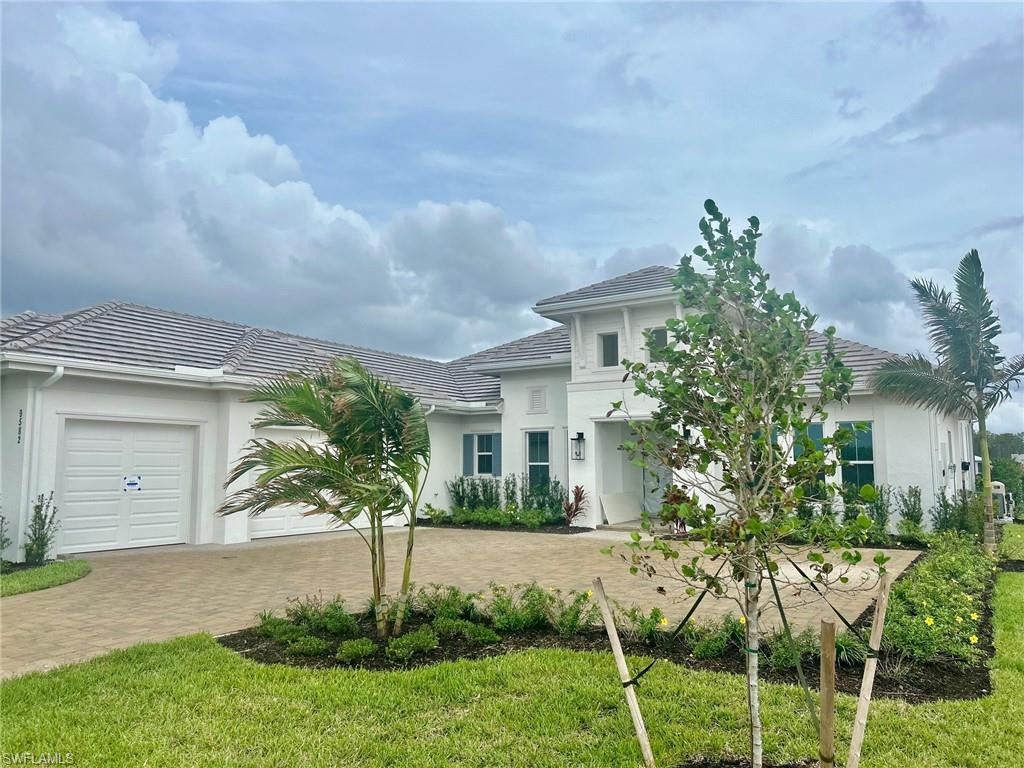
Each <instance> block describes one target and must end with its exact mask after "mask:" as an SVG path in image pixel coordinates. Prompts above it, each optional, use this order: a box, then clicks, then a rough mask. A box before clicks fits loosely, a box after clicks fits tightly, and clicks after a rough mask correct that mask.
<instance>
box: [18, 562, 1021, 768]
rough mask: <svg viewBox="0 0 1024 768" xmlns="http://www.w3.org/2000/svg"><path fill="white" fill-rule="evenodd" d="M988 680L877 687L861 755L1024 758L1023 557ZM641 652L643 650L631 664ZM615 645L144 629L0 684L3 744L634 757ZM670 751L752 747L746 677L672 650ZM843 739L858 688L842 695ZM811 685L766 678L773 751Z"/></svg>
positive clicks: (136, 750)
mask: <svg viewBox="0 0 1024 768" xmlns="http://www.w3.org/2000/svg"><path fill="white" fill-rule="evenodd" d="M995 611H996V648H997V654H996V657H995V660H994V664H993V672H992V676H993V680H994V685H995V690H994V693H993V695H991V696H989V697H986V698H984V699H980V700H976V701H955V702H954V701H950V702H938V703H930V704H922V705H911V704H908V703H906V702H902V701H878V702H876V703H875V704H873V706H872V709H871V719H870V724H869V727H868V732H867V741H866V744H865V746H864V760H863V762H862V765H863V766H865V768H872V767H873V768H882V767H883V766H894V765H905V764H907V760H908V757H909V756H910V755H913V761H914V765H915V766H916V767H918V768H938V767H939V766H951V767H952V766H956V767H957V768H983V767H984V768H989V767H990V766H993V765H1016V764H1018V759H1019V756H1020V752H1021V750H1022V748H1024V573H1003V574H1001V575H1000V576H999V579H998V582H997V585H996V595H995ZM636 663H639V662H638V661H637V660H634V665H635V664H636ZM617 680H618V678H617V676H616V673H615V667H614V664H613V661H612V658H611V655H610V654H592V653H574V652H570V651H529V652H525V653H518V654H512V655H509V656H504V657H495V658H489V659H484V660H480V661H462V662H457V663H454V664H442V665H439V666H435V667H424V668H420V669H415V670H409V671H403V672H367V671H360V670H355V671H348V670H342V669H332V670H327V671H314V670H308V669H301V668H293V667H268V666H260V665H257V664H255V663H253V662H249V661H246V660H244V659H241V658H239V657H238V656H236V655H235V654H234V653H232V652H230V651H228V650H226V649H224V648H222V647H220V646H219V645H217V643H216V642H215V641H214V640H213V639H212V638H211V637H210V636H208V635H194V636H190V637H185V638H180V639H178V640H174V641H172V642H168V643H160V644H147V645H139V646H136V647H134V648H130V649H128V650H125V651H115V652H113V653H110V654H108V655H106V656H103V657H101V658H98V659H94V660H93V661H90V662H87V663H84V664H79V665H75V666H70V667H65V668H63V669H59V670H55V671H52V672H48V673H44V674H31V675H26V676H24V677H21V678H18V679H15V680H11V681H8V682H6V683H4V684H3V685H2V686H0V707H2V712H3V732H2V737H0V751H2V752H3V753H19V752H23V751H28V752H34V753H42V752H53V751H62V752H71V753H73V755H74V759H75V763H76V764H81V765H104V766H120V765H147V766H193V765H204V766H229V765H230V766H237V765H277V766H285V765H310V766H334V765H345V766H353V767H355V766H409V768H425V767H427V766H431V767H432V766H438V767H440V766H448V765H458V766H480V767H481V768H483V767H484V766H487V767H488V768H490V767H491V766H494V767H496V768H498V767H501V768H520V767H521V768H526V767H527V766H530V767H531V768H533V767H534V766H538V767H544V768H546V767H548V766H550V767H552V768H554V767H555V766H565V767H568V766H602V767H604V766H629V767H630V768H633V767H634V766H636V765H638V764H639V762H640V759H639V750H638V749H637V746H636V742H635V739H634V737H633V732H632V726H631V724H630V719H629V715H628V712H627V710H626V707H625V702H624V700H623V696H622V687H621V685H619V683H618V682H617ZM639 696H640V703H641V706H642V707H643V710H644V713H645V715H646V717H647V724H648V728H649V730H650V732H651V737H652V741H653V745H654V752H655V755H656V757H657V758H658V762H659V765H665V766H670V765H673V764H676V763H678V762H680V761H681V760H683V759H685V758H690V757H694V756H697V755H710V754H728V753H735V754H743V753H744V752H745V749H746V741H747V734H746V725H745V724H746V713H745V704H744V689H743V681H742V679H741V678H740V677H738V676H735V675H728V674H723V673H713V672H693V671H688V670H686V669H683V668H680V667H675V666H672V665H670V664H659V665H658V666H656V667H655V668H654V669H653V670H652V671H651V672H650V673H649V674H648V675H647V676H646V677H645V678H644V685H643V687H641V688H640V689H639ZM838 706H839V720H838V722H839V724H840V725H839V746H838V748H839V750H840V754H843V752H844V751H845V744H846V740H847V739H848V738H849V732H850V727H851V722H852V719H853V712H854V708H855V700H854V699H853V698H852V697H850V696H845V695H844V696H840V697H839V702H838ZM801 707H802V701H801V694H800V692H799V689H798V688H796V687H793V686H785V685H766V686H765V690H764V710H765V712H764V714H765V721H766V726H767V730H766V733H765V742H766V744H765V746H766V753H767V756H768V757H769V759H771V760H775V761H782V760H791V759H795V758H801V757H807V756H810V755H813V754H815V751H816V749H817V743H816V738H815V734H814V733H813V732H812V730H811V727H810V725H809V723H808V722H807V720H806V717H802V716H800V715H799V713H800V711H801Z"/></svg>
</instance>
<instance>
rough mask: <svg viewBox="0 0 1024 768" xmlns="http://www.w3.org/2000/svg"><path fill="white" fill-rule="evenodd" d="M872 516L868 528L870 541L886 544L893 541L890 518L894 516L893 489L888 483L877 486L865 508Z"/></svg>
mask: <svg viewBox="0 0 1024 768" xmlns="http://www.w3.org/2000/svg"><path fill="white" fill-rule="evenodd" d="M865 511H866V512H867V514H868V517H870V518H871V528H870V529H868V543H870V544H874V545H875V546H884V545H886V544H889V543H891V542H892V535H891V534H890V533H889V520H890V518H891V517H892V489H891V488H889V487H888V486H886V485H878V486H875V489H874V494H873V495H872V496H871V498H870V500H869V501H868V502H867V509H866V510H865Z"/></svg>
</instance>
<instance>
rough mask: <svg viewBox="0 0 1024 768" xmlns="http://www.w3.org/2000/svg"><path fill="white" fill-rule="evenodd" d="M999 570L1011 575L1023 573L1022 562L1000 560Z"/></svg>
mask: <svg viewBox="0 0 1024 768" xmlns="http://www.w3.org/2000/svg"><path fill="white" fill-rule="evenodd" d="M999 568H1000V570H1003V571H1010V572H1011V573H1024V560H1000V561H999Z"/></svg>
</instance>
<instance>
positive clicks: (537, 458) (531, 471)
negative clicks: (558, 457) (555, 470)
mask: <svg viewBox="0 0 1024 768" xmlns="http://www.w3.org/2000/svg"><path fill="white" fill-rule="evenodd" d="M526 478H527V481H528V482H529V484H530V485H531V486H534V485H547V484H548V483H549V482H550V481H551V435H550V433H549V432H527V433H526Z"/></svg>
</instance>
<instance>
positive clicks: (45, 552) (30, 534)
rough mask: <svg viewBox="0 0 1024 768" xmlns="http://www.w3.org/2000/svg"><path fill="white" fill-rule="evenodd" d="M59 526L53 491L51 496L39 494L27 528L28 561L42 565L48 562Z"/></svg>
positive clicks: (26, 554)
mask: <svg viewBox="0 0 1024 768" xmlns="http://www.w3.org/2000/svg"><path fill="white" fill-rule="evenodd" d="M59 527H60V521H59V520H58V519H57V507H55V506H53V491H50V495H49V496H45V495H43V494H39V496H38V497H37V498H36V500H35V503H34V504H33V505H32V515H31V517H29V519H28V526H27V528H26V529H25V562H26V563H28V564H29V565H42V564H43V563H45V562H46V559H47V557H48V556H49V554H50V547H52V546H53V542H54V540H55V539H56V538H57V529H58V528H59Z"/></svg>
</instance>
